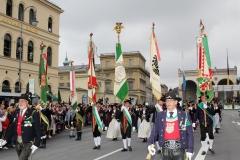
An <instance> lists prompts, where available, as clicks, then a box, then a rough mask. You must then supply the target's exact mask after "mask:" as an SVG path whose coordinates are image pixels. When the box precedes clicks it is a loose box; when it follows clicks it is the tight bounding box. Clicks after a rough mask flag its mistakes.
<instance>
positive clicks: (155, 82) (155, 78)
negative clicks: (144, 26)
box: [150, 32, 162, 100]
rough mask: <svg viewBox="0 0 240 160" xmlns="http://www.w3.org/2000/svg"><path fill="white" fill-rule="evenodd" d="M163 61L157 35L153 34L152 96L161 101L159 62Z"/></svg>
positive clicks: (151, 40)
mask: <svg viewBox="0 0 240 160" xmlns="http://www.w3.org/2000/svg"><path fill="white" fill-rule="evenodd" d="M159 61H161V57H160V52H159V49H158V44H157V40H156V35H155V33H154V32H153V33H152V36H151V39H150V83H151V85H152V94H153V95H154V97H155V98H156V99H157V100H160V98H161V96H162V94H161V84H160V72H159V65H158V62H159Z"/></svg>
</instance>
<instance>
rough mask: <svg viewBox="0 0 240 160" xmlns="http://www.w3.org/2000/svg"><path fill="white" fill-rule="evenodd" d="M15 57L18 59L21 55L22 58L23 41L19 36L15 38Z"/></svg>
mask: <svg viewBox="0 0 240 160" xmlns="http://www.w3.org/2000/svg"><path fill="white" fill-rule="evenodd" d="M16 49H17V50H16V58H17V59H20V56H21V60H22V57H23V56H22V55H23V54H22V51H23V41H22V39H21V38H20V37H18V39H17V46H16ZM20 53H21V55H20Z"/></svg>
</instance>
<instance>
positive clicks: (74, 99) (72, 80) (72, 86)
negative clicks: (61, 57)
mask: <svg viewBox="0 0 240 160" xmlns="http://www.w3.org/2000/svg"><path fill="white" fill-rule="evenodd" d="M72 63H73V61H71V70H70V101H71V105H72V109H73V110H74V111H76V109H77V93H76V88H75V71H74V67H73V65H72Z"/></svg>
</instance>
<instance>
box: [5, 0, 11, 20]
mask: <svg viewBox="0 0 240 160" xmlns="http://www.w3.org/2000/svg"><path fill="white" fill-rule="evenodd" d="M6 15H8V16H11V17H12V0H7V5H6Z"/></svg>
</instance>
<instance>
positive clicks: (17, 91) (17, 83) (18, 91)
mask: <svg viewBox="0 0 240 160" xmlns="http://www.w3.org/2000/svg"><path fill="white" fill-rule="evenodd" d="M18 88H19V82H16V83H15V93H21V89H22V84H21V82H20V89H18Z"/></svg>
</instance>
